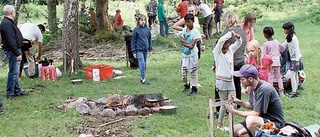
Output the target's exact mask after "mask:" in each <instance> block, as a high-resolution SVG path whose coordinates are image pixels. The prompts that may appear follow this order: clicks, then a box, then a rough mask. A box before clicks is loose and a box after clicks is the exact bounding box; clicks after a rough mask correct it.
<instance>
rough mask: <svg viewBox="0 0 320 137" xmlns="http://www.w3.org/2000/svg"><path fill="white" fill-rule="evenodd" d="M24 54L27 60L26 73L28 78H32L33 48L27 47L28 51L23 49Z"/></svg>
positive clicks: (33, 66)
mask: <svg viewBox="0 0 320 137" xmlns="http://www.w3.org/2000/svg"><path fill="white" fill-rule="evenodd" d="M24 54H25V55H26V58H27V61H28V73H29V76H30V78H33V77H34V75H35V74H36V73H35V62H34V56H33V55H34V53H33V48H32V47H31V48H29V50H28V51H24Z"/></svg>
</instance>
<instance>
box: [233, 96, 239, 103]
mask: <svg viewBox="0 0 320 137" xmlns="http://www.w3.org/2000/svg"><path fill="white" fill-rule="evenodd" d="M231 101H232V102H233V103H236V104H238V103H240V102H241V100H239V99H238V98H237V97H235V96H231Z"/></svg>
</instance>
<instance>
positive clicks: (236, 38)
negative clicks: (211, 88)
mask: <svg viewBox="0 0 320 137" xmlns="http://www.w3.org/2000/svg"><path fill="white" fill-rule="evenodd" d="M241 44H242V39H241V37H240V35H239V34H236V33H234V32H233V31H231V32H228V33H226V34H225V35H223V36H222V37H221V38H220V39H219V40H218V43H217V44H216V46H215V47H214V49H213V50H212V53H213V55H214V66H216V67H212V71H213V72H215V73H216V90H217V91H218V93H219V97H220V100H226V99H228V96H229V95H233V96H235V95H236V91H235V86H234V83H233V53H234V52H235V51H236V50H237V49H238V48H239V47H240V46H241ZM225 112H226V109H225V107H224V106H221V109H220V112H219V114H220V115H219V117H218V126H217V128H218V129H220V130H223V131H225V130H227V128H226V127H225V126H224V123H223V119H224V116H225Z"/></svg>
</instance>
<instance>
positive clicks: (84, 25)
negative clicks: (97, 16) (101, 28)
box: [79, 3, 90, 30]
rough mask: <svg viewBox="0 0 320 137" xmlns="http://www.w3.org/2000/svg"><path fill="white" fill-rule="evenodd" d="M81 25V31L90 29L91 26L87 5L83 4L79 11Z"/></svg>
mask: <svg viewBox="0 0 320 137" xmlns="http://www.w3.org/2000/svg"><path fill="white" fill-rule="evenodd" d="M79 25H80V29H81V30H86V29H88V27H89V25H90V17H89V12H88V10H87V6H86V4H85V3H83V4H81V7H80V11H79Z"/></svg>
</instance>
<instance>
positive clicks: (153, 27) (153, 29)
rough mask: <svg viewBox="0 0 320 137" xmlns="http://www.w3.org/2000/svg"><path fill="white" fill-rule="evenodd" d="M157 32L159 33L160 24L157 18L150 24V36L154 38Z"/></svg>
mask: <svg viewBox="0 0 320 137" xmlns="http://www.w3.org/2000/svg"><path fill="white" fill-rule="evenodd" d="M158 34H160V26H159V23H158V20H154V22H153V24H152V25H151V37H152V38H154V37H156V36H157V35H158Z"/></svg>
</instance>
